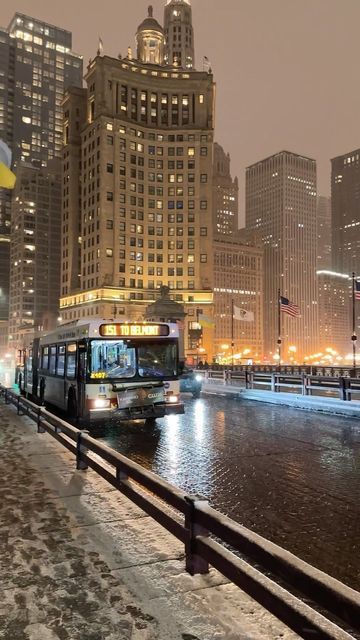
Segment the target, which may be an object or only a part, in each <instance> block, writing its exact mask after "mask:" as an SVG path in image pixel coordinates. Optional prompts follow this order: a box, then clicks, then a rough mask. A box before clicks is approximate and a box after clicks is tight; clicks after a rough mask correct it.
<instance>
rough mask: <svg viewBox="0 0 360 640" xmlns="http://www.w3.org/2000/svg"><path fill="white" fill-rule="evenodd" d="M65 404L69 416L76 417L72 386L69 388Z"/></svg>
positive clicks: (74, 395) (74, 394)
mask: <svg viewBox="0 0 360 640" xmlns="http://www.w3.org/2000/svg"><path fill="white" fill-rule="evenodd" d="M67 406H68V414H69V416H70V417H71V418H77V402H76V393H75V391H74V389H73V388H70V389H69V394H68V402H67Z"/></svg>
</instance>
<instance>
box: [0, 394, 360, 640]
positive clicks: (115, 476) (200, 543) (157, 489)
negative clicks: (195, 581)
mask: <svg viewBox="0 0 360 640" xmlns="http://www.w3.org/2000/svg"><path fill="white" fill-rule="evenodd" d="M0 394H1V395H2V397H3V398H4V401H5V403H11V404H13V405H15V407H16V408H17V412H18V414H22V415H24V414H25V415H27V416H29V417H30V418H31V419H33V420H34V421H35V422H36V424H37V431H38V433H45V432H46V433H48V434H50V435H51V436H52V437H53V438H55V439H56V440H57V441H58V442H59V443H60V444H62V445H63V446H65V447H66V448H67V449H68V450H69V451H70V452H72V453H73V454H74V457H75V460H76V468H77V469H79V470H85V469H88V468H89V467H90V468H91V469H93V470H94V471H95V472H96V473H98V474H99V475H100V476H101V477H102V478H104V479H105V480H107V481H108V482H109V483H110V484H111V485H112V486H113V487H114V488H115V489H117V490H118V491H119V492H121V493H122V494H124V495H125V496H126V497H127V498H129V499H130V500H132V502H134V503H135V504H136V505H138V506H139V507H140V508H141V509H142V510H143V511H144V512H145V513H147V514H148V515H150V516H151V517H152V518H154V520H156V521H157V522H158V523H159V524H160V525H162V526H163V527H164V528H165V529H167V531H169V532H170V533H171V534H172V535H174V536H175V537H176V538H177V539H178V540H180V541H181V542H182V543H183V544H184V548H185V559H186V560H185V562H186V570H187V571H188V572H189V573H190V574H191V575H195V574H199V573H207V572H208V571H209V564H211V565H212V566H213V567H215V568H216V569H217V570H218V571H219V572H220V573H222V574H223V575H224V576H226V577H227V578H228V579H229V580H231V581H232V582H233V583H234V584H236V585H238V586H239V587H240V588H241V589H242V590H243V591H245V592H246V593H248V594H249V595H250V596H251V597H252V598H253V599H254V600H256V601H257V602H259V603H260V604H261V605H262V606H263V607H264V608H265V609H267V610H268V611H269V612H271V613H272V614H273V615H275V616H276V617H277V618H279V619H280V620H281V621H282V622H283V623H284V624H285V625H286V626H287V627H288V628H290V629H292V630H293V631H295V633H297V634H298V635H299V636H300V637H302V638H306V639H308V640H314V639H317V640H320V639H321V640H330V639H331V640H335V639H337V640H345V639H348V640H349V639H351V638H354V637H355V636H354V635H353V633H357V632H360V595H359V593H358V592H356V591H354V590H353V589H351V588H350V587H347V586H346V585H344V584H342V583H341V582H339V581H338V580H336V579H335V578H332V577H331V576H328V575H326V574H325V573H323V572H321V571H319V570H318V569H315V568H314V567H312V566H311V565H309V564H307V563H306V562H304V561H303V560H300V559H299V558H297V557H296V556H294V555H293V554H292V553H290V552H288V551H286V550H284V549H282V548H281V547H279V546H278V545H276V544H274V543H272V542H269V541H268V540H266V539H265V538H263V537H261V536H259V535H257V534H255V533H254V532H252V531H250V530H249V529H246V528H245V527H243V526H242V525H240V524H238V523H236V522H234V521H233V520H231V519H230V518H228V517H227V516H224V515H222V514H221V513H219V512H217V511H216V510H215V509H213V508H212V507H211V506H210V505H209V504H208V502H207V501H206V500H204V499H202V498H199V497H197V496H191V495H185V494H184V492H183V491H181V490H180V489H178V488H176V487H174V486H173V485H171V484H170V483H168V482H166V481H165V480H163V479H161V478H160V477H159V476H157V475H155V474H154V473H152V472H150V471H147V470H145V469H143V468H142V467H141V466H140V465H138V464H137V463H135V462H132V461H131V460H129V459H128V458H126V457H124V456H123V455H121V454H120V453H118V452H116V451H114V450H113V449H111V448H110V447H107V446H106V445H104V444H102V443H99V442H98V441H97V440H95V439H94V438H92V437H91V436H90V435H89V433H88V432H87V431H82V430H80V429H77V428H76V427H75V426H73V425H71V424H70V423H68V422H65V421H64V420H62V419H60V418H58V417H57V416H55V415H53V414H51V413H50V412H49V411H47V410H46V409H44V408H43V407H39V406H38V405H36V404H34V403H33V402H30V401H29V400H26V399H25V398H23V397H21V396H19V395H18V394H16V393H14V392H13V391H11V390H9V389H6V388H4V387H1V386H0ZM254 565H256V568H255V566H254Z"/></svg>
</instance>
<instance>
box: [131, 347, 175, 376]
mask: <svg viewBox="0 0 360 640" xmlns="http://www.w3.org/2000/svg"><path fill="white" fill-rule="evenodd" d="M138 368H139V375H140V376H141V377H142V378H166V377H168V376H176V372H177V371H176V369H177V368H176V345H175V344H174V343H167V344H166V343H156V344H142V345H139V347H138Z"/></svg>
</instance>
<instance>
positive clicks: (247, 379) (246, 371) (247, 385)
mask: <svg viewBox="0 0 360 640" xmlns="http://www.w3.org/2000/svg"><path fill="white" fill-rule="evenodd" d="M249 388H250V381H249V372H248V370H247V369H245V389H249Z"/></svg>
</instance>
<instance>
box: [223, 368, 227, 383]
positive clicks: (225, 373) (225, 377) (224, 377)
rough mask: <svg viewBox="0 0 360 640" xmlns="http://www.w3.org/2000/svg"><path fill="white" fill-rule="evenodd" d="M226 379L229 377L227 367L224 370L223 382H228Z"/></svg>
mask: <svg viewBox="0 0 360 640" xmlns="http://www.w3.org/2000/svg"><path fill="white" fill-rule="evenodd" d="M226 379H227V371H226V369H224V371H223V383H224V384H226Z"/></svg>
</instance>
